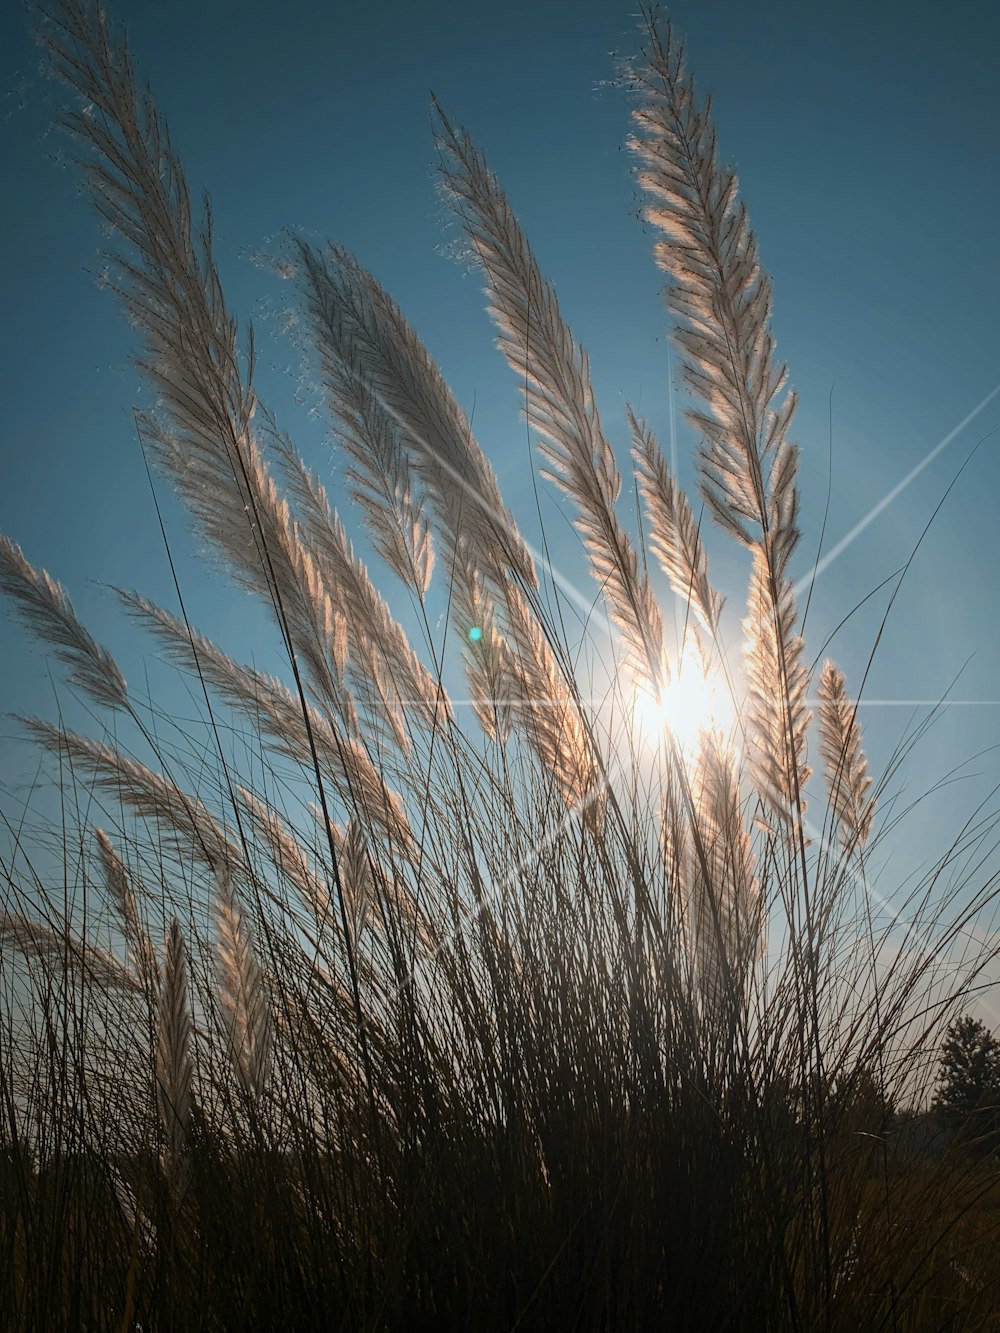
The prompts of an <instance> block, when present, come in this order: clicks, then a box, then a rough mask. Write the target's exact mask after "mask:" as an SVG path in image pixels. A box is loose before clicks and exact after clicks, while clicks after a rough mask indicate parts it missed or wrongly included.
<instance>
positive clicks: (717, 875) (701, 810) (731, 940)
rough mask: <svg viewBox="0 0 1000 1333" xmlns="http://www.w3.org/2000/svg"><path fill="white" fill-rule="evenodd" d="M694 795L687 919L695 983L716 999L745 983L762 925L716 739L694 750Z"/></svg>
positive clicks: (729, 770) (728, 770)
mask: <svg viewBox="0 0 1000 1333" xmlns="http://www.w3.org/2000/svg"><path fill="white" fill-rule="evenodd" d="M691 796H692V800H693V804H694V809H695V811H696V825H695V829H694V830H693V838H696V839H697V842H698V848H699V854H698V856H697V857H696V856H694V855H692V856H691V858H690V863H689V874H688V890H689V897H688V904H687V909H688V910H687V913H686V915H687V924H688V929H689V931H690V933H691V935H692V937H693V944H694V957H695V959H696V966H697V971H698V975H699V978H700V983H701V984H702V986H703V987H704V988H705V993H706V994H707V995H715V996H718V995H720V994H721V993H722V988H723V987H724V986H727V985H728V986H736V987H737V988H739V987H740V986H742V985H743V984H744V982H745V979H746V976H747V970H748V968H749V967H750V966H751V965H752V964H753V963H754V962H755V961H756V959H757V958H758V956H759V953H760V948H761V944H762V940H763V924H764V923H763V918H762V915H761V903H760V894H759V890H758V886H757V883H756V880H755V877H754V857H753V851H752V848H751V844H750V836H749V834H748V833H747V830H746V825H745V822H744V818H743V812H742V810H741V808H740V789H739V782H738V780H737V777H736V773H735V770H734V767H733V755H732V752H731V751H730V750H729V749H728V748H727V747H725V746H723V745H722V744H720V743H719V741H718V740H717V738H715V737H713V736H706V737H704V738H703V741H702V744H701V746H700V748H699V752H698V758H697V762H696V764H695V768H694V772H693V774H692V778H691Z"/></svg>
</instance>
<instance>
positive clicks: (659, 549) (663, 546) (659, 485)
mask: <svg viewBox="0 0 1000 1333" xmlns="http://www.w3.org/2000/svg"><path fill="white" fill-rule="evenodd" d="M628 422H629V427H630V428H631V431H632V458H633V461H634V463H635V475H636V480H637V481H638V483H639V491H640V493H641V495H642V498H643V503H644V504H645V508H646V519H647V523H648V529H649V538H648V540H649V545H650V546H651V547H652V550H653V553H654V555H655V556H656V558H657V559H658V560H659V562H660V566H661V568H662V569H663V572H664V574H666V576H667V578H668V579H669V581H670V586H671V588H672V589H673V591H674V592H675V593H676V595H677V596H678V597H680V598H681V599H682V600H683V601H684V602H685V603H686V604H687V605H688V606H690V608H691V610H692V611H694V613H695V614H696V615H697V617H698V619H699V621H700V622H701V624H702V625H703V626H704V627H705V629H707V630H708V631H709V632H710V633H711V634H712V635H713V637H714V636H715V635H717V634H718V630H719V617H720V615H721V614H722V607H723V602H724V599H723V598H722V597H720V595H719V594H718V593H717V592H716V591H715V589H714V588H713V587H712V584H711V582H710V580H709V577H708V556H707V554H706V552H705V546H704V543H703V542H702V539H701V530H700V527H699V525H698V524H697V523H696V522H695V518H694V514H693V513H692V512H691V504H690V502H689V500H688V498H687V496H686V495H685V494H684V492H683V491H682V490H681V488H680V486H679V485H678V484H677V480H676V478H675V477H672V476H671V475H670V470H669V468H668V467H667V463H666V460H665V459H664V457H663V454H662V452H661V450H660V447H659V445H658V444H657V442H656V437H655V436H654V435H653V432H652V431H651V430H650V429H649V427H648V426H647V425H646V423H645V421H642V420H640V419H638V418H637V417H636V416H635V414H634V413H633V411H632V409H631V407H630V408H628Z"/></svg>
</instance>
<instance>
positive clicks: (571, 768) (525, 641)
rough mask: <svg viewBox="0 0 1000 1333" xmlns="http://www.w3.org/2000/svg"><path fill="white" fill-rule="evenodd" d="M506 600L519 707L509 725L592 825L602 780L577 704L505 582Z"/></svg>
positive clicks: (523, 604) (520, 599) (520, 598)
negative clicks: (517, 732) (525, 741)
mask: <svg viewBox="0 0 1000 1333" xmlns="http://www.w3.org/2000/svg"><path fill="white" fill-rule="evenodd" d="M506 601H507V614H508V620H509V625H510V638H511V642H512V643H513V644H514V645H515V647H516V650H517V651H516V653H513V654H511V657H510V661H511V667H512V674H513V675H514V677H515V679H516V682H517V687H518V692H519V696H520V697H519V703H520V705H521V706H520V707H518V708H516V709H515V710H514V725H515V727H516V728H517V729H518V730H519V731H520V732H521V733H522V734H523V735H524V736H525V738H526V739H527V741H528V743H529V744H530V745H531V747H532V749H533V750H534V751H535V753H536V755H537V756H538V758H539V760H540V761H541V763H542V766H543V767H544V769H545V770H546V771H547V772H548V773H549V774H550V775H551V776H552V778H553V779H554V780H555V782H556V785H557V787H558V789H559V793H560V795H561V796H562V799H563V800H564V801H565V803H566V805H567V806H568V807H569V808H570V809H571V810H573V809H578V808H582V809H584V810H585V811H586V812H587V815H588V819H589V820H590V821H591V823H592V824H594V826H595V827H596V825H597V824H598V823H599V822H600V813H601V809H602V805H603V802H602V801H601V799H600V797H599V793H601V791H602V787H603V784H602V779H601V774H600V769H599V767H598V764H597V761H596V757H595V754H594V748H593V744H592V741H591V738H590V735H589V734H588V732H587V731H586V730H585V728H584V726H583V724H582V722H581V719H580V714H579V711H578V705H577V702H576V701H575V700H574V698H573V697H572V695H571V693H570V691H569V689H568V687H567V684H566V677H565V675H564V674H563V671H562V670H561V669H560V667H559V665H558V663H557V661H556V658H555V655H554V653H553V652H552V649H551V648H550V646H549V643H548V640H547V639H546V637H545V634H544V632H543V630H542V628H541V626H540V625H539V623H538V620H537V618H536V617H535V615H534V613H533V612H532V610H531V607H530V606H529V605H528V602H527V598H526V597H525V596H524V594H523V593H522V592H521V591H520V589H518V588H516V587H515V586H514V585H510V586H509V587H508V589H507V599H506Z"/></svg>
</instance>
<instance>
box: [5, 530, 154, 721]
mask: <svg viewBox="0 0 1000 1333" xmlns="http://www.w3.org/2000/svg"><path fill="white" fill-rule="evenodd" d="M0 588H2V589H3V590H4V592H6V593H7V594H8V596H10V597H11V598H12V599H13V600H14V604H15V606H16V608H17V610H18V612H19V614H20V616H21V618H22V620H24V622H25V624H26V625H27V626H28V628H29V629H31V630H32V631H33V632H34V633H35V634H37V635H38V636H39V638H41V639H44V640H45V641H46V642H47V643H50V644H52V645H53V647H54V648H55V650H56V656H57V657H58V658H59V660H60V661H61V662H64V663H65V664H66V665H67V666H68V667H69V668H70V672H69V678H70V680H71V681H72V682H73V683H74V685H78V686H79V687H80V688H81V689H82V690H85V691H86V692H87V694H89V695H90V697H91V698H92V699H93V700H95V701H96V702H97V703H99V704H104V705H106V706H107V707H109V708H125V709H127V708H128V697H127V695H126V690H125V679H124V677H123V676H122V673H121V671H120V670H119V669H118V665H117V663H116V662H115V660H114V658H113V657H112V656H111V654H110V653H109V652H108V651H107V649H106V648H102V647H101V646H100V644H98V643H96V642H95V641H94V639H93V638H92V637H91V636H90V634H88V633H87V631H86V630H85V629H84V627H83V626H82V625H81V624H80V622H79V620H77V618H76V612H75V611H74V610H73V603H72V602H71V601H70V599H69V597H68V595H67V593H66V591H65V589H64V588H63V587H62V586H61V584H59V583H57V582H56V581H55V579H53V578H50V577H49V575H48V574H47V573H46V572H45V570H44V569H36V568H35V566H34V565H31V564H29V563H28V561H27V560H26V559H25V557H24V553H23V551H22V550H21V548H20V547H19V546H18V545H17V544H16V543H15V542H12V541H11V540H10V538H9V537H6V536H4V535H3V534H0Z"/></svg>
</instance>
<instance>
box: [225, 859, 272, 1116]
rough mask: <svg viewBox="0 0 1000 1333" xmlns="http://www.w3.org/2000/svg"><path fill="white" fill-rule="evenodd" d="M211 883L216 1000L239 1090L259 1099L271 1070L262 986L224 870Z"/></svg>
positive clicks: (229, 878)
mask: <svg viewBox="0 0 1000 1333" xmlns="http://www.w3.org/2000/svg"><path fill="white" fill-rule="evenodd" d="M215 886H216V901H215V906H216V925H217V932H218V933H217V939H216V949H217V955H218V965H219V1000H220V1002H221V1004H222V1009H223V1014H224V1016H225V1019H226V1027H227V1031H228V1036H229V1043H230V1051H231V1054H232V1059H233V1065H234V1068H235V1070H236V1073H237V1075H238V1077H239V1080H240V1083H241V1084H242V1086H243V1088H244V1090H245V1091H246V1092H248V1093H249V1094H250V1095H251V1096H252V1097H253V1099H254V1102H255V1103H257V1104H259V1103H260V1101H261V1099H262V1098H263V1096H264V1093H265V1091H266V1090H267V1086H268V1081H269V1079H270V1073H271V1049H272V1037H273V1027H272V1020H271V1009H270V1003H269V999H268V994H267V986H266V984H265V981H264V976H263V974H262V972H261V970H260V965H259V964H258V962H257V957H256V954H255V952H254V944H253V935H252V932H251V930H250V928H249V926H248V925H247V923H246V921H245V920H244V913H243V908H242V906H241V905H240V902H239V900H238V898H237V896H236V890H235V887H234V885H233V878H232V875H231V874H230V873H229V871H228V870H226V869H221V870H220V871H219V872H218V873H217V874H216V877H215Z"/></svg>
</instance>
